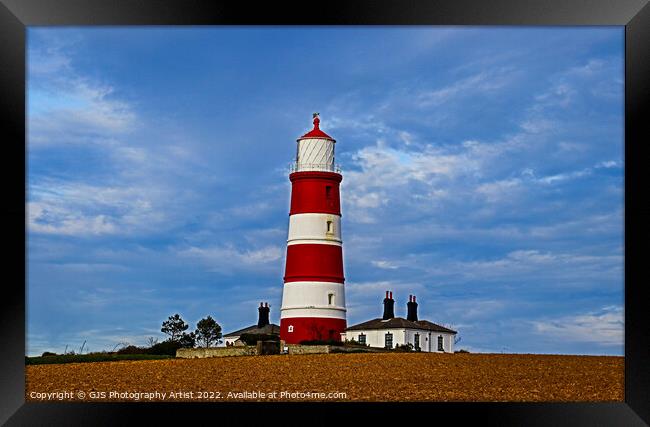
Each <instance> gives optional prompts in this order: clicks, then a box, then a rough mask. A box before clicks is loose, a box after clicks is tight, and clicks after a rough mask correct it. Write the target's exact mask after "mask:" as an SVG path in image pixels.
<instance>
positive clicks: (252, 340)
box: [239, 334, 280, 345]
mask: <svg viewBox="0 0 650 427" xmlns="http://www.w3.org/2000/svg"><path fill="white" fill-rule="evenodd" d="M239 339H240V340H242V341H243V342H244V343H245V344H246V345H256V344H257V342H258V341H278V342H279V341H280V336H279V335H274V334H241V335H240V336H239Z"/></svg>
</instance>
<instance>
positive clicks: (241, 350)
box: [176, 345, 257, 359]
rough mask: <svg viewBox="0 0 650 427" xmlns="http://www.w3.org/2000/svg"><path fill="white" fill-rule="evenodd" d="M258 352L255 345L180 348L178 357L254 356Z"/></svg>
mask: <svg viewBox="0 0 650 427" xmlns="http://www.w3.org/2000/svg"><path fill="white" fill-rule="evenodd" d="M256 354H257V351H256V349H255V346H254V345H247V346H242V347H213V348H179V349H178V350H176V357H179V358H182V359H203V358H205V357H227V356H254V355H256Z"/></svg>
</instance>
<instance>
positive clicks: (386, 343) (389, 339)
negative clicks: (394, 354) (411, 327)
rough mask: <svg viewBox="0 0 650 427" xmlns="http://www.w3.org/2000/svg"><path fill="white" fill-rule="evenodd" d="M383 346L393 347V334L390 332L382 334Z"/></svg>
mask: <svg viewBox="0 0 650 427" xmlns="http://www.w3.org/2000/svg"><path fill="white" fill-rule="evenodd" d="M384 347H386V348H393V334H391V333H390V332H389V333H387V334H386V335H385V336H384Z"/></svg>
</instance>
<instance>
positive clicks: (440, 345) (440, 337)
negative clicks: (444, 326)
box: [438, 335, 445, 351]
mask: <svg viewBox="0 0 650 427" xmlns="http://www.w3.org/2000/svg"><path fill="white" fill-rule="evenodd" d="M438 351H445V349H444V347H443V346H442V335H440V336H438Z"/></svg>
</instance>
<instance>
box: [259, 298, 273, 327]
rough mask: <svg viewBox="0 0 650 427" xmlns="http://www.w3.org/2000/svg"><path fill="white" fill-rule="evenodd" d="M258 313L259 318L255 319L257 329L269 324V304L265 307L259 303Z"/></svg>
mask: <svg viewBox="0 0 650 427" xmlns="http://www.w3.org/2000/svg"><path fill="white" fill-rule="evenodd" d="M257 311H258V312H259V317H258V319H257V327H258V328H263V327H264V326H266V325H268V324H269V312H270V311H271V309H270V308H269V303H268V302H267V303H266V306H265V305H264V304H262V303H260V306H259V308H258V309H257Z"/></svg>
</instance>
